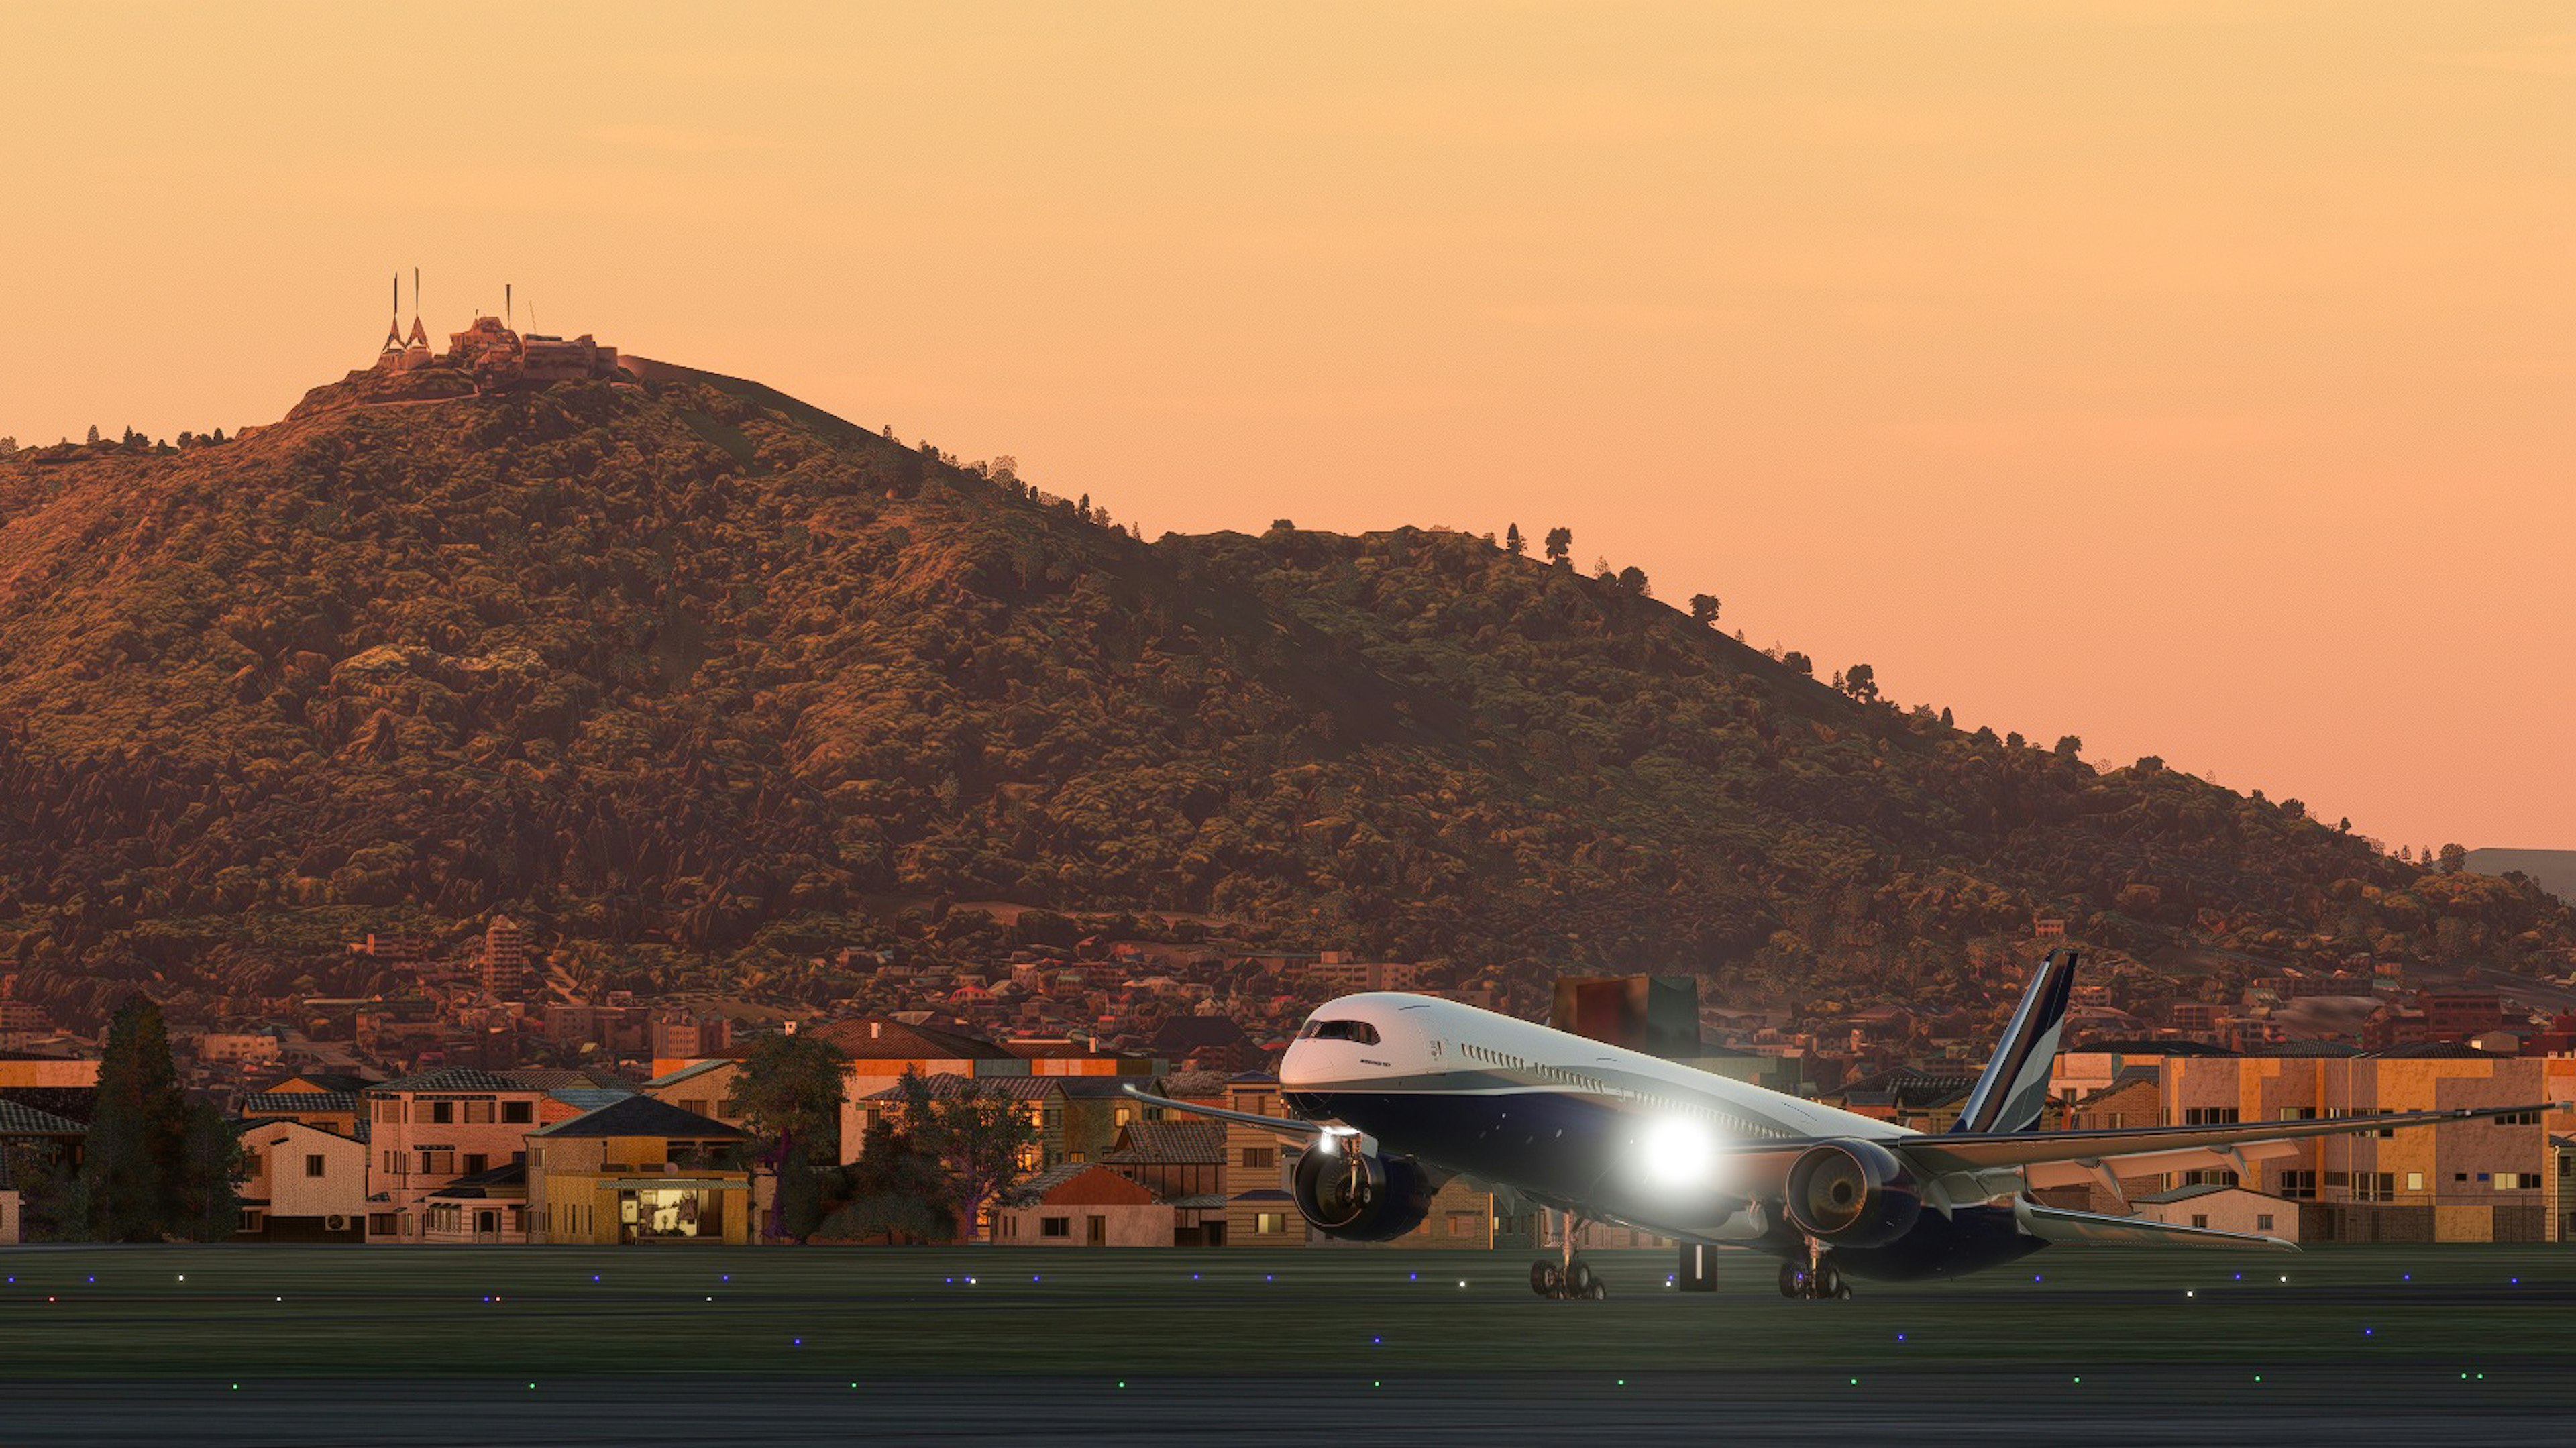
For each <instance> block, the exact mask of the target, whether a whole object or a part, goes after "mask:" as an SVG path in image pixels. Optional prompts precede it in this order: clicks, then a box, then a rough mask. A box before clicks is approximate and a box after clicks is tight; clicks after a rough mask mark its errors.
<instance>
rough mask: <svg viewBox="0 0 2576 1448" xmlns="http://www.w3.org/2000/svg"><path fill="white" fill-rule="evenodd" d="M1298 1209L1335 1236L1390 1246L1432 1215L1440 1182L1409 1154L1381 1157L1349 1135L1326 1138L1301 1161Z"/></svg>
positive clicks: (1297, 1170)
mask: <svg viewBox="0 0 2576 1448" xmlns="http://www.w3.org/2000/svg"><path fill="white" fill-rule="evenodd" d="M1294 1187H1295V1195H1296V1198H1297V1210H1298V1212H1299V1213H1301V1214H1302V1215H1304V1217H1305V1218H1306V1220H1307V1221H1309V1222H1312V1223H1314V1224H1315V1227H1316V1228H1317V1229H1318V1230H1320V1231H1322V1232H1324V1233H1325V1234H1327V1235H1329V1236H1334V1237H1340V1238H1343V1239H1345V1240H1348V1241H1353V1242H1388V1241H1393V1240H1394V1239H1396V1238H1398V1237H1401V1236H1403V1235H1404V1234H1405V1233H1407V1232H1410V1231H1412V1230H1413V1229H1414V1228H1416V1227H1418V1226H1421V1225H1422V1219H1423V1218H1425V1217H1427V1216H1429V1215H1431V1194H1432V1193H1433V1192H1435V1191H1438V1190H1439V1189H1440V1183H1439V1182H1438V1181H1436V1180H1434V1179H1433V1177H1432V1175H1431V1173H1430V1172H1429V1171H1427V1170H1425V1169H1424V1167H1423V1165H1422V1163H1420V1162H1418V1161H1415V1160H1414V1159H1413V1158H1411V1157H1409V1156H1380V1155H1378V1154H1377V1153H1376V1152H1373V1151H1363V1150H1361V1149H1360V1146H1359V1144H1358V1143H1357V1142H1355V1141H1352V1140H1351V1139H1349V1138H1347V1137H1344V1138H1340V1139H1338V1140H1336V1139H1334V1138H1331V1137H1326V1138H1322V1139H1320V1140H1319V1141H1318V1142H1317V1144H1316V1145H1314V1146H1310V1147H1308V1148H1307V1149H1306V1154H1305V1155H1304V1156H1301V1157H1299V1158H1298V1159H1297V1168H1296V1173H1295V1178H1294Z"/></svg>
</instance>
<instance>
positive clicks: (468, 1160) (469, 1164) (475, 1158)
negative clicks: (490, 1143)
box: [463, 1151, 492, 1176]
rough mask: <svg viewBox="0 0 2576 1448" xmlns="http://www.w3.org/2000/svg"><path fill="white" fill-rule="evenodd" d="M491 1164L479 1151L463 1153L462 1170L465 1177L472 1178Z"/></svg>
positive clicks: (489, 1159)
mask: <svg viewBox="0 0 2576 1448" xmlns="http://www.w3.org/2000/svg"><path fill="white" fill-rule="evenodd" d="M491 1164H492V1161H491V1158H489V1157H487V1156H485V1155H484V1154H483V1153H481V1152H479V1151H469V1152H467V1153H465V1165H464V1168H463V1170H464V1172H465V1175H467V1176H472V1175H474V1174H475V1173H476V1172H479V1171H481V1170H483V1169H484V1168H485V1167H488V1166H490V1165H491Z"/></svg>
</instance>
